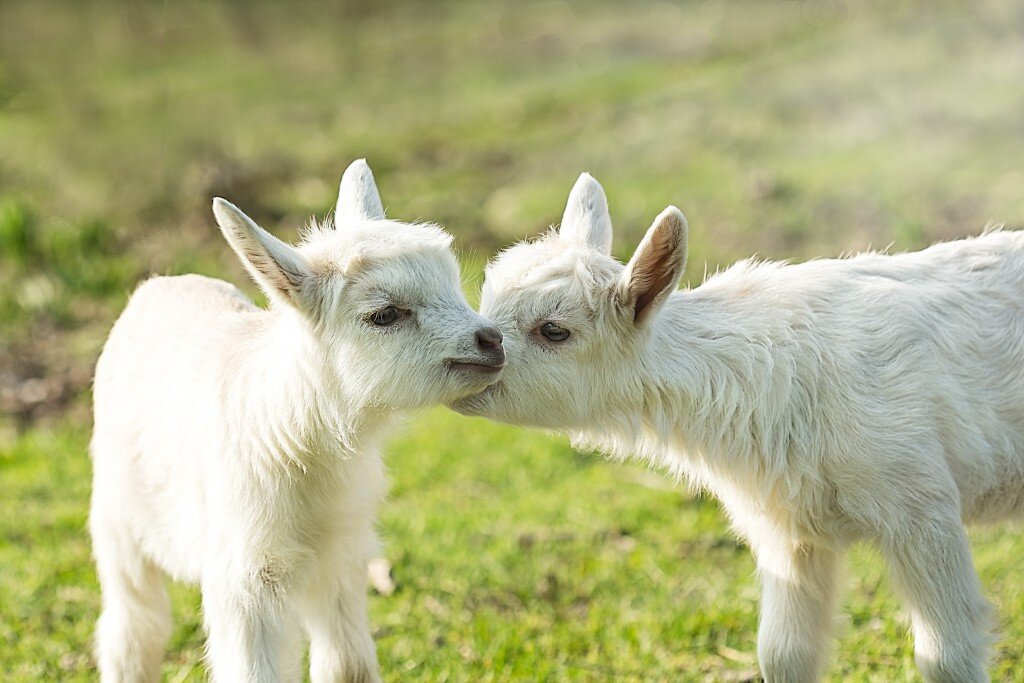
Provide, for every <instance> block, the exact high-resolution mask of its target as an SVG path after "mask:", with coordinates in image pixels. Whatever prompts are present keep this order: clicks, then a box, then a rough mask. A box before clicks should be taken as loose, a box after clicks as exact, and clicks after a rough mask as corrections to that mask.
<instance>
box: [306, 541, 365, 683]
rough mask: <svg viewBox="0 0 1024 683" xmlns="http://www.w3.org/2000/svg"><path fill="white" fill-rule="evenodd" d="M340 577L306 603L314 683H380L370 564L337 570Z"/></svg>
mask: <svg viewBox="0 0 1024 683" xmlns="http://www.w3.org/2000/svg"><path fill="white" fill-rule="evenodd" d="M336 571H337V572H338V576H337V578H335V579H334V580H333V581H332V582H330V584H328V585H327V586H324V587H323V588H322V592H321V591H316V594H314V593H311V594H310V595H309V598H308V599H307V600H306V601H305V603H304V609H303V612H304V614H303V616H304V618H305V623H306V630H307V631H308V633H309V639H310V646H309V660H310V670H309V674H310V680H312V681H313V683H328V682H331V683H377V682H378V681H380V680H381V678H380V668H379V666H378V664H377V649H376V646H375V645H374V643H373V635H372V632H371V630H370V621H369V618H368V616H367V613H366V564H365V562H362V561H359V562H351V563H347V566H339V567H337V570H336Z"/></svg>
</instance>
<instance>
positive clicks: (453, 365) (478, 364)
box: [445, 358, 505, 375]
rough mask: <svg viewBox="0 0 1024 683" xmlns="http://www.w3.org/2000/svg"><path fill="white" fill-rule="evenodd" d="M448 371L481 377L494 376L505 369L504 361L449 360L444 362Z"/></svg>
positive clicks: (482, 359) (483, 359) (477, 359)
mask: <svg viewBox="0 0 1024 683" xmlns="http://www.w3.org/2000/svg"><path fill="white" fill-rule="evenodd" d="M445 365H447V366H448V368H449V369H451V370H455V371H457V372H472V373H477V374H481V375H496V374H497V373H499V372H501V369H502V368H503V367H505V361H504V360H488V359H485V358H449V359H448V360H446V361H445Z"/></svg>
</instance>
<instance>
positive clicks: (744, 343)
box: [574, 264, 828, 501]
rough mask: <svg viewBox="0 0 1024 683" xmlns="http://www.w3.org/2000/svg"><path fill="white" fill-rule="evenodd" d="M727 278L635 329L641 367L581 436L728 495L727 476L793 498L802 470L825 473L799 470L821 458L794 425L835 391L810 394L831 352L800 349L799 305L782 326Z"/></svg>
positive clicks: (765, 494) (737, 484) (803, 423)
mask: <svg viewBox="0 0 1024 683" xmlns="http://www.w3.org/2000/svg"><path fill="white" fill-rule="evenodd" d="M740 267H741V268H742V269H744V270H746V265H745V264H744V265H741V266H740ZM761 268H770V266H761ZM752 270H753V271H754V272H755V274H756V270H757V267H752ZM722 285H723V286H719V284H718V283H716V282H715V281H714V280H711V281H709V282H708V283H707V284H705V286H703V287H701V288H700V289H697V290H691V291H684V292H679V293H677V294H675V295H673V296H672V298H671V299H670V300H669V301H668V302H666V304H665V307H664V308H663V309H662V310H661V311H660V312H659V313H658V314H657V315H655V316H654V318H653V319H651V320H650V321H649V323H648V329H646V330H643V331H641V332H640V333H639V334H637V335H636V345H635V347H634V349H633V354H632V355H633V361H632V367H634V368H635V371H634V372H633V373H631V375H630V377H629V381H627V382H626V383H624V384H623V386H622V387H621V393H620V394H618V395H616V396H615V397H614V398H612V400H610V401H609V402H608V405H607V410H608V413H609V414H608V416H607V417H608V419H607V420H606V421H605V423H604V424H603V425H602V426H601V427H600V428H598V429H596V430H593V431H585V432H579V433H577V434H576V435H574V436H575V438H576V440H578V441H581V442H583V443H587V444H590V445H594V446H597V447H599V448H602V449H606V450H610V451H611V452H613V453H614V454H616V455H617V456H618V457H621V458H626V457H629V456H630V455H638V456H639V457H641V458H644V459H647V460H649V461H651V462H652V463H653V464H656V465H658V466H661V467H664V468H666V469H667V470H669V471H670V472H672V473H673V474H674V475H675V476H677V477H684V478H686V479H687V480H689V481H690V482H691V483H692V484H693V485H695V486H698V487H710V488H713V489H715V493H717V494H719V495H723V494H724V493H725V491H723V490H721V485H722V484H725V483H728V485H730V488H736V489H739V490H742V491H745V492H748V493H751V494H753V493H755V492H756V493H757V494H758V497H759V498H760V499H761V500H776V501H777V499H778V498H779V497H782V498H789V497H792V496H795V495H796V494H797V491H796V490H789V488H793V487H794V486H796V485H798V484H799V483H800V482H801V481H802V480H803V479H802V478H803V477H814V478H815V479H816V478H817V477H818V475H817V474H816V472H815V469H814V467H813V466H812V467H808V468H807V469H806V471H805V472H799V469H800V463H801V462H805V463H810V462H813V458H812V459H811V461H808V460H807V459H806V458H794V457H793V455H794V449H799V448H801V447H803V446H802V445H801V444H800V443H798V442H797V440H796V439H794V433H796V432H797V431H799V432H801V433H803V434H807V433H808V432H807V430H808V428H809V427H812V428H813V427H814V425H813V421H814V416H813V415H811V414H806V412H807V411H806V408H803V409H802V410H804V413H805V414H802V413H800V412H798V409H799V407H800V406H814V405H816V404H817V403H818V402H819V401H820V400H824V399H826V397H821V396H810V394H813V393H815V392H817V391H819V389H818V387H819V386H820V385H819V383H818V382H815V381H809V380H812V379H813V378H814V377H815V376H816V375H817V373H818V372H820V368H821V365H822V362H827V360H828V359H827V358H820V357H818V358H816V359H815V361H814V363H813V364H812V365H807V361H806V358H807V355H806V354H797V353H794V351H795V350H796V347H795V336H794V335H793V334H792V330H793V328H794V326H799V325H801V324H802V323H803V320H802V317H803V316H802V315H801V311H800V310H799V309H793V313H792V315H791V319H790V320H788V321H785V322H784V323H779V322H776V323H775V324H776V325H778V327H777V328H774V329H773V328H772V327H771V326H770V323H769V322H768V320H766V319H765V318H764V316H759V315H757V312H756V308H757V306H758V303H757V301H756V299H757V298H758V297H753V296H751V293H750V292H749V291H746V292H742V293H739V292H737V291H736V290H735V289H734V288H732V287H729V286H727V283H725V282H723V283H722ZM746 286H747V287H750V286H751V283H747V285H746ZM801 359H802V360H801ZM799 363H804V364H805V365H806V367H800V366H799ZM794 468H796V470H797V471H794ZM783 482H784V483H785V484H784V485H785V486H786V487H789V488H780V487H781V486H783Z"/></svg>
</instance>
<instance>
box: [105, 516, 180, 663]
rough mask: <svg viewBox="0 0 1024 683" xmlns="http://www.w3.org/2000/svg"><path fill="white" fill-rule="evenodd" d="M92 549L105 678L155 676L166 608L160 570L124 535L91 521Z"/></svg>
mask: <svg viewBox="0 0 1024 683" xmlns="http://www.w3.org/2000/svg"><path fill="white" fill-rule="evenodd" d="M91 527H92V536H93V553H94V555H95V556H96V569H97V572H98V574H99V580H100V586H101V588H102V590H103V612H102V614H101V615H100V619H99V623H98V624H97V629H96V659H97V663H98V665H99V669H100V675H101V679H102V680H103V681H104V682H115V681H116V682H122V681H131V682H133V683H134V682H136V681H139V682H141V681H159V680H160V665H161V663H162V661H163V656H164V650H165V648H166V647H167V640H168V639H169V638H170V635H171V607H170V601H169V599H168V597H167V589H166V587H165V586H164V581H165V577H164V574H163V572H162V571H161V570H160V569H159V568H158V567H156V566H155V565H154V564H153V563H152V562H150V561H149V560H148V559H146V558H145V557H144V556H143V555H142V553H141V552H140V551H139V549H138V548H137V546H136V545H135V544H134V543H132V542H130V541H129V540H127V539H126V538H125V537H124V534H122V533H119V531H118V530H116V529H114V528H110V527H109V526H107V525H106V524H105V522H104V521H102V520H100V519H96V518H93V519H92V520H91Z"/></svg>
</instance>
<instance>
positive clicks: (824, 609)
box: [755, 541, 839, 683]
mask: <svg viewBox="0 0 1024 683" xmlns="http://www.w3.org/2000/svg"><path fill="white" fill-rule="evenodd" d="M755 554H756V556H757V567H758V573H759V574H760V575H761V581H762V586H763V590H762V594H761V623H760V626H759V628H758V633H757V655H758V659H759V661H760V664H761V672H762V674H763V675H764V677H765V680H767V681H768V683H803V682H804V681H816V680H818V679H819V678H821V675H822V670H823V669H824V666H825V663H826V662H827V660H828V657H827V655H828V651H829V648H830V641H831V635H832V624H833V612H834V610H835V596H836V577H837V574H838V573H839V556H838V554H837V553H836V552H835V551H833V550H829V549H827V548H822V547H816V546H808V545H795V546H793V545H784V544H776V543H775V542H763V541H762V542H761V543H758V544H756V545H755Z"/></svg>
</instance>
